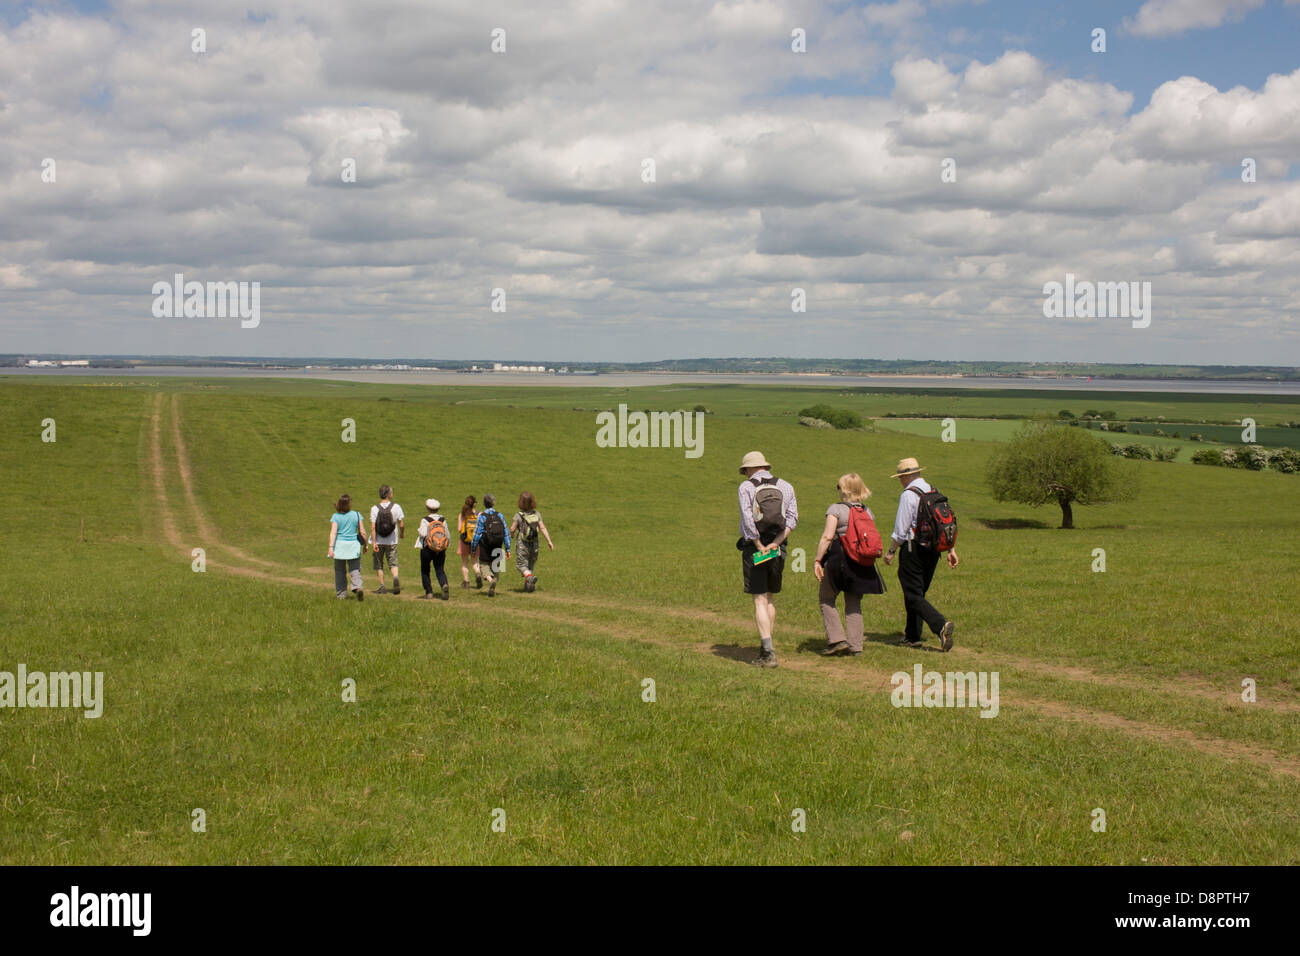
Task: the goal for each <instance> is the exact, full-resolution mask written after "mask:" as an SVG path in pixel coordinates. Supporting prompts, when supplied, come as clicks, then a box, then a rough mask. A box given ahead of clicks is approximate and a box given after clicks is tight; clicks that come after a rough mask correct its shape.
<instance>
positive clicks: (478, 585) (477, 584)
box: [474, 574, 483, 590]
mask: <svg viewBox="0 0 1300 956" xmlns="http://www.w3.org/2000/svg"><path fill="white" fill-rule="evenodd" d="M474 587H476V588H478V589H480V590H482V588H483V575H481V574H479V575H476V576H475V578H474Z"/></svg>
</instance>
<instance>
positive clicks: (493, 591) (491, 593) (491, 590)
mask: <svg viewBox="0 0 1300 956" xmlns="http://www.w3.org/2000/svg"><path fill="white" fill-rule="evenodd" d="M496 596H497V583H496V582H495V581H493V582H492V583H491V584H489V585H488V597H496Z"/></svg>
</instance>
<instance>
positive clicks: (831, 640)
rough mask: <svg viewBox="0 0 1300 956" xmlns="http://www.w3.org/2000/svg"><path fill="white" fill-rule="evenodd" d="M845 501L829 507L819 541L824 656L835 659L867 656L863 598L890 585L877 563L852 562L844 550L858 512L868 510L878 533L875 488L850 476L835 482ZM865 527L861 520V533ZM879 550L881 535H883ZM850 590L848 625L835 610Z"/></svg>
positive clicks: (846, 601)
mask: <svg viewBox="0 0 1300 956" xmlns="http://www.w3.org/2000/svg"><path fill="white" fill-rule="evenodd" d="M835 491H836V492H837V493H838V494H839V496H840V500H839V501H837V502H835V503H834V504H833V505H831V506H830V507H829V508H827V509H826V527H825V528H824V529H823V530H822V537H821V540H820V541H819V542H817V558H816V560H814V561H813V574H814V575H816V577H817V580H818V582H820V583H819V585H818V589H817V600H818V603H820V605H821V611H822V624H824V625H825V627H826V648H825V650H823V651H821V652H820V653H821V654H823V655H825V656H827V657H833V656H835V655H839V654H848V655H850V656H854V657H856V656H857V655H858V654H861V653H862V595H864V594H884V593H885V582H884V579H882V578H881V577H880V573H879V572H878V571H877V570H876V568H875V566H874V565H863V564H859V563H858V562H856V561H854V560H852V559H851V558H850V557H849V556H848V555H847V554H846V553H845V551H844V536H845V535H846V534H847V533H848V531H849V525H850V523H851V522H852V519H853V512H854V510H855V509H861V510H862V511H864V512H865V517H866V518H867V519H869V520H870V521H871V526H872V528H873V529H874V526H875V515H873V514H872V513H871V510H870V509H869V508H867V506H866V505H864V504H863V502H864V501H866V500H867V499H868V498H870V497H871V489H870V488H868V487H867V486H866V484H864V483H863V481H862V478H861V476H859V475H858V474H856V473H853V472H850V473H849V474H847V475H843V476H841V477H840V480H839V481H838V482H836V484H835ZM862 527H864V524H863V522H862V519H861V518H859V520H858V523H857V524H856V525H855V528H856V529H859V530H860V529H861V528H862ZM875 543H876V545H877V546H878V545H879V543H880V536H879V534H878V533H877V534H876V536H875ZM841 591H842V592H844V623H843V624H841V623H840V614H839V611H838V609H837V608H836V607H835V601H836V598H838V597H839V595H840V592H841Z"/></svg>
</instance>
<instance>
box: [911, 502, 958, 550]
mask: <svg viewBox="0 0 1300 956" xmlns="http://www.w3.org/2000/svg"><path fill="white" fill-rule="evenodd" d="M907 490H908V491H911V492H914V493H915V494H916V496H917V498H919V499H920V500H919V501H917V503H916V537H915V538H914V540H915V541H916V546H917V547H918V548H925V549H926V550H927V551H939V552H943V551H951V550H952V549H953V547H954V546H955V545H956V544H957V516H956V515H955V514H953V513H952V508H951V507H949V505H948V499H947V498H945V497H944V496H943V495H941V494H940V493H939V492H937V491H935V490H934V489H931V490H929V491H922V490H921V489H920V488H908V489H907Z"/></svg>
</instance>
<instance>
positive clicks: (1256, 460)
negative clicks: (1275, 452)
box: [1224, 445, 1268, 471]
mask: <svg viewBox="0 0 1300 956" xmlns="http://www.w3.org/2000/svg"><path fill="white" fill-rule="evenodd" d="M1224 460H1225V462H1226V460H1227V456H1226V455H1225V456H1224ZM1232 467H1233V468H1245V469H1247V470H1249V471H1263V470H1264V469H1265V468H1267V467H1268V453H1267V452H1265V451H1264V449H1262V448H1260V447H1259V446H1258V445H1241V446H1239V447H1238V448H1236V449H1235V450H1234V453H1233V461H1232Z"/></svg>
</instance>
